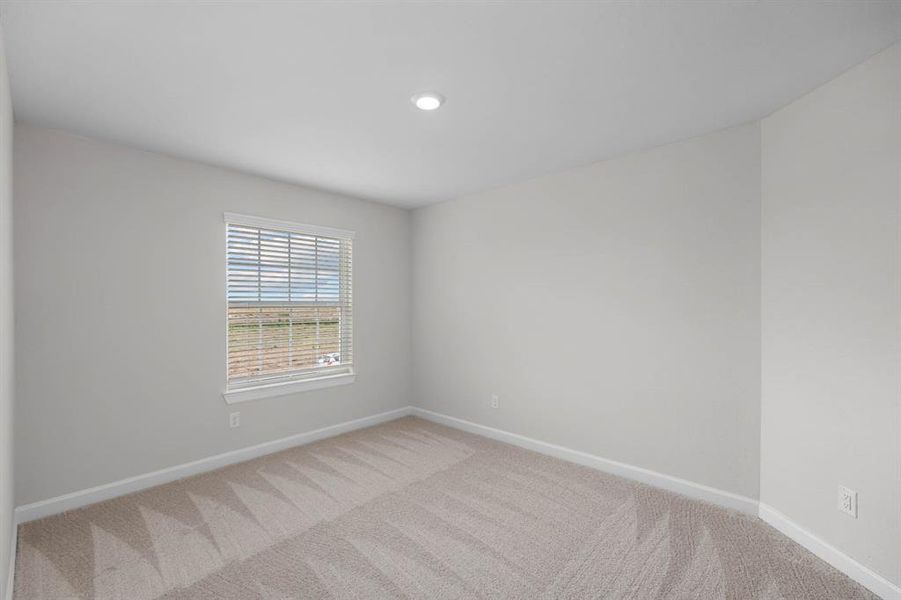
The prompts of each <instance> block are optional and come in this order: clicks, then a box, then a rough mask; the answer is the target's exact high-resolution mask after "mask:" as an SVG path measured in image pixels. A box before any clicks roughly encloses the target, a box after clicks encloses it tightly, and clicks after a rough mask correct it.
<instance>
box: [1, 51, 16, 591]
mask: <svg viewBox="0 0 901 600" xmlns="http://www.w3.org/2000/svg"><path fill="white" fill-rule="evenodd" d="M12 145H13V113H12V104H11V103H10V97H9V79H8V78H7V74H6V51H5V50H4V48H3V38H2V37H0V598H5V597H6V596H4V595H3V594H4V593H5V591H6V590H5V589H4V588H5V587H6V582H7V577H8V575H9V574H8V573H7V567H8V565H9V560H10V556H9V547H10V542H11V537H12V536H13V535H15V529H14V528H13V506H14V504H13V388H14V383H13V382H14V376H13V374H14V371H13V220H12V209H13V196H12V159H13V146H12Z"/></svg>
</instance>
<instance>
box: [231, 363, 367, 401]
mask: <svg viewBox="0 0 901 600" xmlns="http://www.w3.org/2000/svg"><path fill="white" fill-rule="evenodd" d="M355 378H356V376H355V375H354V373H353V371H351V372H350V373H338V374H337V375H323V376H321V377H311V378H309V379H298V380H295V381H279V382H278V383H269V384H266V385H256V386H253V387H246V388H238V389H235V390H225V391H224V392H222V398H223V399H224V400H225V403H226V404H237V403H239V402H250V401H251V400H259V399H260V398H271V397H273V396H285V395H287V394H296V393H298V392H308V391H310V390H319V389H322V388H327V387H334V386H336V385H347V384H349V383H353V382H354V379H355Z"/></svg>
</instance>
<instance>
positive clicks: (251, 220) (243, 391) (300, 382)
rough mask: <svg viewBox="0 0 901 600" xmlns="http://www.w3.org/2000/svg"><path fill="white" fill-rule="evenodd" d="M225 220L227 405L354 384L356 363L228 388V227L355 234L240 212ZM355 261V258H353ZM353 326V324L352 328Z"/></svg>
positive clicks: (350, 236) (324, 234) (348, 236)
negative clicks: (317, 372)
mask: <svg viewBox="0 0 901 600" xmlns="http://www.w3.org/2000/svg"><path fill="white" fill-rule="evenodd" d="M223 220H224V222H225V231H226V240H225V246H226V252H225V273H226V276H225V280H226V284H225V303H226V322H225V370H226V377H225V379H226V383H225V390H224V391H223V392H222V398H223V399H224V400H225V402H226V404H236V403H238V402H249V401H251V400H259V399H261V398H269V397H273V396H284V395H286V394H294V393H297V392H305V391H309V390H317V389H322V388H327V387H332V386H337V385H347V384H350V383H353V382H354V381H355V379H356V373H355V371H354V364H353V362H352V363H351V364H350V365H347V366H345V367H343V368H342V367H338V368H336V369H328V370H326V371H324V372H322V373H321V374H318V375H315V376H310V375H309V374H304V375H301V376H297V377H293V378H292V377H291V376H290V374H288V375H286V376H285V377H284V379H283V380H281V381H274V382H267V383H260V384H258V385H254V384H250V385H241V386H238V387H236V386H232V387H230V386H229V383H228V316H227V315H228V226H229V225H230V224H231V225H243V226H246V227H258V228H261V229H272V230H276V231H289V232H292V233H300V234H303V235H314V236H321V237H328V238H338V239H347V240H353V238H354V235H355V233H354V232H353V231H350V230H347V229H337V228H334V227H323V226H319V225H307V224H304V223H294V222H291V221H281V220H278V219H269V218H265V217H255V216H251V215H243V214H238V213H229V212H227V213H224V214H223ZM351 260H353V259H351ZM350 277H351V289H352V288H353V283H352V279H353V267H352V266H351V272H350ZM351 327H353V325H351ZM353 337H354V332H353V329H352V330H351V344H353Z"/></svg>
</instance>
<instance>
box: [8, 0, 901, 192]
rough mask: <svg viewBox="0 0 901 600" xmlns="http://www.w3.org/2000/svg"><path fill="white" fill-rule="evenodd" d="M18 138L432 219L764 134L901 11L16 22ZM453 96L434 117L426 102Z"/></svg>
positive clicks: (117, 8) (870, 46)
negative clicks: (43, 132)
mask: <svg viewBox="0 0 901 600" xmlns="http://www.w3.org/2000/svg"><path fill="white" fill-rule="evenodd" d="M0 19H2V26H3V29H4V35H5V40H6V47H7V51H8V56H9V64H10V76H11V79H12V89H13V102H14V110H15V115H16V119H17V120H18V121H20V122H25V123H32V124H37V125H42V126H46V127H53V128H59V129H66V130H70V131H73V132H76V133H80V134H83V135H87V136H92V137H97V138H101V139H107V140H112V141H116V142H121V143H124V144H128V145H131V146H137V147H140V148H145V149H149V150H154V151H158V152H163V153H167V154H171V155H175V156H180V157H185V158H190V159H195V160H200V161H204V162H208V163H213V164H217V165H223V166H227V167H232V168H235V169H240V170H243V171H249V172H253V173H257V174H260V175H263V176H267V177H271V178H275V179H281V180H286V181H291V182H296V183H301V184H305V185H311V186H315V187H321V188H327V189H332V190H336V191H340V192H345V193H347V194H351V195H355V196H360V197H364V198H369V199H375V200H380V201H384V202H388V203H392V204H397V205H400V206H419V205H423V204H428V203H431V202H436V201H440V200H445V199H448V198H453V197H457V196H460V195H463V194H467V193H470V192H474V191H478V190H483V189H486V188H491V187H496V186H500V185H503V184H506V183H510V182H513V181H517V180H521V179H525V178H529V177H534V176H537V175H540V174H543V173H547V172H552V171H557V170H561V169H564V168H567V167H572V166H576V165H581V164H586V163H590V162H593V161H596V160H600V159H604V158H608V157H611V156H615V155H619V154H623V153H625V152H629V151H632V150H636V149H640V148H646V147H650V146H655V145H659V144H662V143H666V142H670V141H674V140H677V139H682V138H686V137H690V136H694V135H698V134H701V133H705V132H708V131H712V130H715V129H719V128H723V127H726V126H729V125H734V124H738V123H742V122H746V121H749V120H752V119H756V118H759V117H761V116H764V115H766V114H768V113H769V112H771V111H773V110H774V109H776V108H778V107H780V106H782V105H784V104H786V103H788V102H789V101H791V100H793V99H795V98H797V97H798V96H800V95H802V94H804V93H805V92H807V91H809V90H811V89H812V88H814V87H816V86H817V85H819V84H821V83H823V82H825V81H827V80H829V79H831V78H832V77H834V76H835V75H837V74H838V73H840V72H841V71H843V70H845V69H847V68H849V67H851V66H852V65H854V64H856V63H858V62H861V61H862V60H864V59H865V58H867V57H868V56H870V55H872V54H874V53H875V52H877V51H878V50H880V49H882V48H884V47H886V46H888V45H890V44H891V43H892V42H893V41H896V40H898V39H901V1H884V2H866V1H831V2H815V1H809V0H785V1H781V2H778V1H762V2H756V1H755V2H726V1H723V2H688V1H685V2H677V1H670V2H665V3H664V2H627V3H610V2H604V3H602V2H595V3H592V2H572V3H568V2H551V1H547V2H533V3H518V4H513V3H500V2H491V3H489V2H468V3H452V2H447V3H386V2H371V3H363V2H352V3H350V2H348V3H318V2H303V3H301V2H296V3H291V2H204V3H201V2H119V3H114V2H52V1H43V2H2V4H0ZM423 90H438V91H440V92H441V93H443V94H444V95H445V96H447V103H446V105H445V106H444V107H443V108H441V109H440V110H438V111H435V112H432V113H425V112H420V111H418V110H416V109H415V108H414V107H413V106H412V105H411V103H410V101H409V98H410V96H411V94H413V93H414V92H418V91H423Z"/></svg>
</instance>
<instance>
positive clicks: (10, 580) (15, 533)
mask: <svg viewBox="0 0 901 600" xmlns="http://www.w3.org/2000/svg"><path fill="white" fill-rule="evenodd" d="M18 522H19V521H18V519H16V518H15V515H13V526H12V535H11V536H10V538H11V539H10V540H9V565H8V566H7V568H8V569H9V571H8V572H7V573H6V593H5V594H4V598H5V600H13V591H14V590H15V589H16V549H17V543H18V540H19V527H18Z"/></svg>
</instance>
